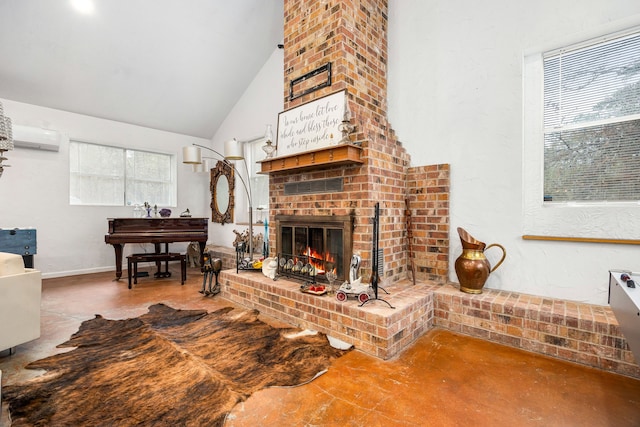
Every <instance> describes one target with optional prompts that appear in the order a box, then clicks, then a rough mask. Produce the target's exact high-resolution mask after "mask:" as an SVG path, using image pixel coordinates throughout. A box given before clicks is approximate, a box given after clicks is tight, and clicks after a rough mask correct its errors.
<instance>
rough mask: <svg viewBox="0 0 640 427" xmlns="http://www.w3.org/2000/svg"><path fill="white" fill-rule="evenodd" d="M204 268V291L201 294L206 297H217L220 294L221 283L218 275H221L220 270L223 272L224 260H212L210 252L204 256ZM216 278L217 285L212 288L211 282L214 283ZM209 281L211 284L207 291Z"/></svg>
mask: <svg viewBox="0 0 640 427" xmlns="http://www.w3.org/2000/svg"><path fill="white" fill-rule="evenodd" d="M202 259H203V263H202V268H201V269H200V271H201V272H202V273H203V276H202V289H201V290H200V293H201V294H203V295H204V296H207V297H208V296H209V295H216V294H219V293H220V283H218V275H219V274H220V270H222V260H220V258H212V257H211V253H210V252H205V253H204V254H202ZM214 275H215V276H216V284H215V286H214V287H213V288H212V287H211V282H212V281H213V276H214ZM207 281H208V282H209V289H206V284H207Z"/></svg>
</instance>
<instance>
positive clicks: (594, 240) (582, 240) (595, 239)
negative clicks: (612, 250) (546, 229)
mask: <svg viewBox="0 0 640 427" xmlns="http://www.w3.org/2000/svg"><path fill="white" fill-rule="evenodd" d="M522 239H523V240H547V241H555V242H579V243H608V244H614V245H640V240H636V239H610V238H600V237H562V236H534V235H530V234H525V235H524V236H522Z"/></svg>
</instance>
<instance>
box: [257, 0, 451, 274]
mask: <svg viewBox="0 0 640 427" xmlns="http://www.w3.org/2000/svg"><path fill="white" fill-rule="evenodd" d="M387 11H388V5H387V1H386V0H343V1H337V0H285V2H284V93H283V95H284V99H285V103H284V104H285V109H286V110H288V109H291V108H294V107H297V106H299V105H301V104H304V103H307V102H310V101H312V100H315V99H318V98H320V97H323V96H326V95H328V94H332V93H334V92H337V91H340V90H344V89H346V92H347V99H348V103H349V108H350V110H351V113H352V117H353V120H352V123H353V124H355V125H356V126H357V129H356V132H355V134H354V135H353V136H352V140H354V141H362V142H361V147H362V153H361V159H362V160H363V163H362V164H352V165H347V166H344V165H342V166H328V167H319V168H316V169H311V170H309V169H305V170H303V171H287V172H286V173H285V172H282V173H273V174H270V186H269V188H270V193H269V197H270V218H269V219H270V222H271V223H272V224H273V223H274V222H273V221H274V220H275V216H276V215H349V214H353V215H354V216H355V227H354V230H353V252H354V253H359V254H360V255H361V256H362V260H363V263H362V272H363V275H365V276H366V275H367V274H370V272H371V270H370V268H371V254H372V237H373V225H372V218H373V217H374V207H375V204H376V203H377V202H379V203H380V227H379V232H380V233H379V247H380V248H382V249H383V250H384V263H383V264H384V277H383V278H384V280H385V281H396V280H399V279H404V278H406V277H407V271H408V267H409V266H410V262H409V261H410V259H409V245H408V239H407V237H408V236H407V217H406V215H405V207H406V200H409V206H410V210H411V213H412V218H411V222H412V228H411V231H412V234H413V239H412V253H413V260H414V262H415V265H416V270H417V277H418V278H423V279H431V280H436V281H440V282H443V281H446V280H447V277H448V247H449V199H448V191H449V166H448V165H434V166H425V167H417V168H416V167H411V165H410V163H411V158H410V156H409V154H408V153H407V152H406V150H405V149H404V147H403V146H402V144H401V143H400V142H399V141H398V140H397V138H396V136H395V133H394V131H393V130H392V128H391V126H390V124H389V122H388V120H387V57H388V56H387ZM327 63H331V70H332V81H331V86H328V87H324V88H322V89H319V90H317V91H314V92H312V93H309V94H307V95H304V96H301V97H298V98H296V99H293V100H290V98H289V89H290V82H291V80H293V79H296V78H298V77H300V76H302V75H305V74H306V73H309V72H310V71H313V70H315V69H318V68H320V67H321V66H323V65H325V64H327ZM329 178H341V179H342V180H343V186H344V191H341V192H334V193H317V194H305V195H302V196H301V195H293V196H292V195H285V191H284V186H285V184H288V183H295V182H304V181H309V180H319V179H329ZM276 238H277V236H275V230H274V228H271V231H270V237H269V241H270V242H275V239H276ZM273 245H274V243H272V246H273ZM270 250H271V252H272V253H273V252H275V247H271V248H270Z"/></svg>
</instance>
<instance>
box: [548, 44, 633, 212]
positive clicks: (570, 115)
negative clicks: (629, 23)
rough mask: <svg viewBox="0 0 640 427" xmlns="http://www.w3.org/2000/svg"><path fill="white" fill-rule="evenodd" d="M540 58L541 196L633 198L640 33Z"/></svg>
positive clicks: (558, 199) (550, 199) (594, 199)
mask: <svg viewBox="0 0 640 427" xmlns="http://www.w3.org/2000/svg"><path fill="white" fill-rule="evenodd" d="M543 58H544V59H543V62H544V64H543V73H544V94H543V96H544V112H543V116H544V194H543V197H544V201H546V202H625V201H640V33H635V34H629V35H625V36H622V37H617V38H613V39H611V40H606V41H602V40H600V41H598V42H595V43H593V42H589V43H584V44H582V45H579V46H573V47H568V48H563V49H559V50H555V51H552V52H548V53H545V54H544V55H543Z"/></svg>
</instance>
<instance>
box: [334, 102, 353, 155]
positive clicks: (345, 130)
mask: <svg viewBox="0 0 640 427" xmlns="http://www.w3.org/2000/svg"><path fill="white" fill-rule="evenodd" d="M355 129H356V127H355V126H354V125H352V124H351V111H350V110H349V102H348V97H346V96H345V97H344V115H343V116H342V123H340V125H339V126H338V130H340V132H342V139H341V140H340V144H349V143H350V142H351V139H350V138H349V137H350V135H351V134H352V133H353V131H354V130H355Z"/></svg>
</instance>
